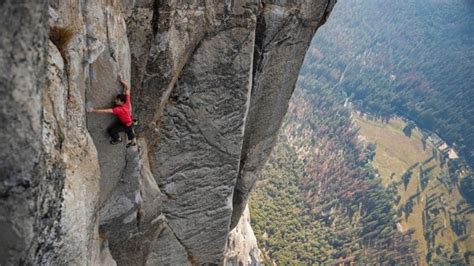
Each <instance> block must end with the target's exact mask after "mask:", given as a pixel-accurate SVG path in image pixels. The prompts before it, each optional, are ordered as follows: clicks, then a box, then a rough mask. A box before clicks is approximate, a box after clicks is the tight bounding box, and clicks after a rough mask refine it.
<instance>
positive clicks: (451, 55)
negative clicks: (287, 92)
mask: <svg viewBox="0 0 474 266" xmlns="http://www.w3.org/2000/svg"><path fill="white" fill-rule="evenodd" d="M318 33H319V34H318V35H317V36H316V38H315V39H314V40H313V43H312V48H311V50H310V53H309V55H308V56H307V58H306V60H307V62H306V64H307V67H306V68H303V70H302V71H303V74H304V75H305V74H308V75H314V78H315V80H317V83H315V86H319V87H324V86H330V87H337V88H338V89H340V90H341V91H343V92H345V94H346V95H347V96H348V97H350V98H351V101H352V102H353V103H355V104H356V105H357V106H358V108H359V109H361V110H364V111H368V112H370V113H372V114H375V115H378V116H381V117H388V116H392V115H394V114H399V115H402V116H405V117H408V118H410V119H412V120H414V121H416V123H417V124H418V125H419V126H421V127H422V128H425V129H428V130H431V131H434V132H436V133H438V134H439V135H440V136H441V137H442V138H443V139H445V140H446V141H447V142H448V143H449V144H455V145H456V147H457V150H458V151H459V153H460V154H461V155H462V157H464V158H465V159H466V160H467V161H468V163H469V164H470V165H471V166H474V104H472V103H473V101H474V2H473V1H469V0H418V1H408V0H400V1H383V0H345V1H340V2H339V3H338V4H337V5H336V7H335V9H334V11H333V14H332V16H331V17H330V19H329V21H328V23H327V26H326V27H323V28H322V29H321V30H320V31H319V32H318ZM309 65H310V67H308V66H309Z"/></svg>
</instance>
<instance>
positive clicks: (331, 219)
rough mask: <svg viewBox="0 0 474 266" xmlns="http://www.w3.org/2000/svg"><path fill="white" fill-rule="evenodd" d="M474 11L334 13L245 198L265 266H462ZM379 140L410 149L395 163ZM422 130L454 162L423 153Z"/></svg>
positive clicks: (426, 3) (391, 148)
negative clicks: (443, 147)
mask: <svg viewBox="0 0 474 266" xmlns="http://www.w3.org/2000/svg"><path fill="white" fill-rule="evenodd" d="M394 11H396V12H394ZM472 11H474V5H473V3H472V2H469V1H464V0H462V1H461V0H456V1H445V0H441V1H434V0H421V1H395V2H385V1H381V0H364V1H362V0H350V1H343V2H339V3H338V4H337V5H336V8H335V10H334V11H333V14H332V15H331V17H330V19H329V21H328V23H327V25H325V26H324V27H323V28H321V29H320V31H319V32H318V34H317V35H316V38H315V39H314V40H313V43H312V46H311V48H310V50H309V52H308V54H307V56H306V59H305V63H304V64H303V67H302V69H301V72H300V77H299V80H298V83H297V89H296V92H295V94H294V96H293V98H292V101H291V104H290V108H289V111H288V114H287V118H286V120H285V122H284V124H283V126H282V132H281V134H280V139H279V142H278V144H277V146H276V147H275V149H274V151H273V153H272V156H271V158H270V160H269V162H268V163H267V165H266V167H265V169H264V171H263V173H262V177H261V181H259V182H258V183H257V186H256V189H255V192H254V193H253V194H252V199H251V217H252V226H253V228H254V230H255V233H256V236H257V238H258V242H259V246H260V248H261V249H262V251H263V253H264V254H265V259H266V260H267V262H269V263H270V262H276V263H277V264H281V265H288V264H301V263H302V264H336V263H350V262H356V263H362V264H364V263H365V264H367V263H368V264H404V265H408V264H414V263H415V262H416V263H419V264H422V265H424V264H435V265H439V264H443V265H444V264H455V265H464V264H469V263H470V260H472V256H474V252H473V251H472V250H473V247H472V237H470V232H472V231H471V227H472V226H473V221H474V220H473V219H474V208H473V207H472V204H473V203H474V176H473V175H472V174H470V169H469V165H470V166H473V163H474V152H473V148H474V107H473V105H472V103H471V102H472V100H473V99H474V90H473V88H472V84H474V76H473V74H474V73H473V72H474V68H473V67H472V66H473V65H474V47H473V43H474V27H472V21H473V15H474V13H473V12H472ZM352 106H353V107H352ZM358 112H362V113H365V114H367V115H368V117H370V119H369V120H367V119H365V118H357V117H355V116H356V115H355V113H358ZM398 117H402V118H404V119H406V120H407V121H413V122H408V123H406V122H400V121H399V120H400V119H399V118H398ZM393 119H398V120H393ZM392 120H393V121H396V122H395V124H396V125H397V127H396V128H393V127H394V126H393V125H392V124H391V123H392V122H390V121H392ZM401 121H403V120H401ZM356 122H357V123H356ZM397 123H398V124H397ZM360 125H362V127H363V128H360V127H359V126H360ZM400 125H401V126H400ZM418 127H419V128H421V129H422V130H419V129H418ZM374 128H378V129H377V130H378V131H375V129H374ZM370 130H373V132H371V131H370ZM371 133H373V134H375V135H373V136H372V135H371ZM386 133H394V134H395V135H393V136H397V137H398V138H399V139H400V140H401V141H402V142H406V147H403V148H406V150H405V151H401V155H400V154H398V157H397V156H395V155H394V154H393V153H396V152H400V149H399V150H397V148H400V147H398V146H400V145H401V144H400V143H399V142H397V141H398V139H397V140H396V139H391V137H392V135H390V134H386ZM432 133H435V134H436V135H438V136H440V137H441V138H442V140H445V141H446V142H447V143H448V145H449V146H450V147H454V149H455V150H456V151H457V152H458V154H459V155H460V158H458V159H455V160H450V159H449V158H448V155H447V153H443V152H440V147H439V145H438V146H437V145H434V144H432V143H431V144H427V137H428V135H432ZM385 134H386V136H385ZM412 134H413V136H412ZM374 136H376V137H377V138H375V137H374ZM384 136H385V139H384ZM371 141H375V142H371ZM391 141H392V143H391ZM447 150H448V149H447ZM407 151H409V152H411V153H412V154H406V153H405V154H404V153H403V152H407ZM391 156H392V157H391ZM382 157H385V158H384V159H385V161H384V160H382V159H381V158H382ZM404 157H406V158H404ZM408 158H410V159H408ZM395 159H400V160H404V162H403V163H402V164H398V163H397V162H395ZM391 160H393V161H391ZM383 163H385V164H386V165H383ZM463 197H464V198H465V199H464V198H463ZM466 201H467V202H470V203H471V205H469V204H468V203H467V202H466Z"/></svg>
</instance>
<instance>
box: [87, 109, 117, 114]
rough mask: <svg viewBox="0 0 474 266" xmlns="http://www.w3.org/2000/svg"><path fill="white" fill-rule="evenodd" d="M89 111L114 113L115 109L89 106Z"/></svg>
mask: <svg viewBox="0 0 474 266" xmlns="http://www.w3.org/2000/svg"><path fill="white" fill-rule="evenodd" d="M87 112H89V113H91V112H92V113H101V114H113V113H114V111H113V110H112V108H108V109H94V108H89V109H88V110H87Z"/></svg>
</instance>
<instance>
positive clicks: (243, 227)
mask: <svg viewBox="0 0 474 266" xmlns="http://www.w3.org/2000/svg"><path fill="white" fill-rule="evenodd" d="M224 264H225V265H229V266H234V265H235V266H240V265H263V263H262V258H261V252H260V250H259V249H258V245H257V238H256V237H255V235H254V233H253V229H252V226H251V225H250V211H249V208H248V205H247V206H246V207H245V210H244V212H243V213H242V216H241V217H240V220H239V223H238V224H237V226H236V227H235V228H234V229H232V231H230V233H229V237H228V239H227V248H226V252H225V254H224Z"/></svg>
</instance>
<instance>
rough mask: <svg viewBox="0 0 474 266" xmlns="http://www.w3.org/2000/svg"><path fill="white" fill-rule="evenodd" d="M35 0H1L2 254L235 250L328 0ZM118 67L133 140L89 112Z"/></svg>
mask: <svg viewBox="0 0 474 266" xmlns="http://www.w3.org/2000/svg"><path fill="white" fill-rule="evenodd" d="M40 2H41V3H40ZM44 2H45V1H6V2H4V3H2V4H0V8H1V10H2V14H3V16H2V18H1V22H2V24H1V26H0V27H1V30H2V33H5V35H2V37H1V40H0V44H1V46H0V63H1V64H0V65H1V66H2V72H1V73H0V82H1V83H0V87H1V90H2V91H1V92H2V94H3V95H4V96H5V97H2V98H1V101H2V106H4V108H2V111H0V115H1V118H2V119H3V121H6V127H5V130H3V129H2V132H1V134H2V135H1V136H2V137H3V138H2V139H3V140H4V141H3V142H2V144H1V145H2V149H1V152H0V154H1V169H0V170H1V172H2V177H1V178H2V179H1V184H0V193H1V194H0V195H1V198H0V210H1V212H0V213H1V215H0V224H1V225H2V228H5V230H3V231H2V233H1V234H0V240H2V241H1V243H2V244H0V245H2V246H1V248H0V250H1V251H0V252H1V255H2V256H0V264H18V263H26V264H30V263H36V264H90V265H114V264H115V263H117V264H118V265H138V264H141V265H143V264H148V265H160V264H173V265H174V264H179V265H183V264H202V263H220V262H222V260H223V258H224V253H225V252H227V253H228V254H234V253H232V252H235V254H238V253H239V252H238V251H235V250H234V251H232V250H231V249H228V250H227V251H226V249H225V247H226V244H227V243H229V246H234V247H237V246H240V245H235V244H232V243H237V242H236V241H234V240H230V241H231V242H228V236H229V232H230V231H231V229H232V228H234V227H235V226H236V225H237V223H238V221H239V219H240V217H241V214H242V212H243V210H244V208H245V206H246V201H247V197H248V193H249V192H250V190H251V188H252V186H253V184H254V182H255V181H256V179H257V177H258V172H259V169H260V168H261V166H262V165H263V164H264V162H265V160H266V158H267V156H268V154H269V152H270V150H271V148H272V145H273V143H274V142H275V136H276V133H277V131H278V129H279V127H280V124H281V120H282V118H283V116H284V114H285V112H286V109H287V105H288V99H289V97H290V96H291V93H292V91H293V88H294V84H295V81H296V78H297V74H298V70H299V67H300V65H301V63H302V60H303V57H304V54H305V51H306V48H307V46H308V45H309V42H310V40H311V38H312V36H313V34H314V32H315V31H316V29H317V28H318V27H319V26H320V25H321V24H322V23H323V22H324V21H325V19H326V17H327V15H328V14H329V12H330V10H331V8H332V6H333V4H334V2H333V1H331V0H317V1H305V0H301V1H276V0H274V1H266V0H263V1H259V0H245V1H244V0H233V1H217V0H206V1H200V0H186V1H174V0H165V1H152V0H134V1H119V0H112V1H110V0H97V1H78V0H66V1H58V0H51V1H49V4H45V3H44ZM25 18H26V19H25ZM7 25H8V26H7ZM48 28H49V41H48ZM4 36H6V37H4ZM12 40H15V42H12ZM119 73H121V74H122V75H124V77H125V78H126V79H127V80H130V81H131V85H132V107H133V113H134V116H135V117H136V118H139V120H140V126H139V127H138V128H137V129H136V130H137V134H138V139H139V141H138V143H139V144H138V146H137V147H133V148H129V149H126V148H125V145H124V144H123V145H114V146H112V145H110V144H109V139H108V136H107V133H106V131H107V127H108V126H109V125H110V124H111V123H113V121H114V118H113V116H108V115H102V116H101V115H97V114H87V113H86V107H87V106H93V107H107V106H111V104H112V100H113V98H114V97H115V95H116V94H118V93H119V92H120V91H121V89H122V88H121V86H120V84H119V83H118V82H117V81H116V76H117V74H119ZM12 110H14V111H13V112H12ZM243 219H244V221H246V220H248V219H247V218H243ZM243 226H244V225H243ZM239 228H240V226H239ZM245 228H247V227H245ZM237 231H239V232H245V234H247V233H250V230H249V229H248V228H247V229H237ZM231 239H234V237H232V238H231ZM229 252H231V253H229ZM252 252H254V251H252ZM255 252H256V251H255ZM252 254H256V253H252ZM232 256H234V255H232ZM255 256H256V255H255ZM234 257H235V256H234ZM235 258H237V257H235ZM238 260H240V259H236V260H233V261H234V262H236V261H238ZM229 262H230V260H229Z"/></svg>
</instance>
